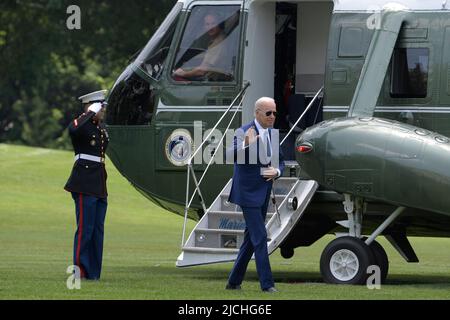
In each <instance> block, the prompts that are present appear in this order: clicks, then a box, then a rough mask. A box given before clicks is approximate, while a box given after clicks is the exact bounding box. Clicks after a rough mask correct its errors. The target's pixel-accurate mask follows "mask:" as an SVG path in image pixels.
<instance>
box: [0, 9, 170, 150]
mask: <svg viewBox="0 0 450 320" xmlns="http://www.w3.org/2000/svg"><path fill="white" fill-rule="evenodd" d="M175 2H176V1H174V0H170V1H169V0H160V1H148V0H134V1H129V2H126V1H119V0H109V1H108V0H101V1H95V2H94V1H87V0H79V1H68V0H40V1H39V0H34V1H31V0H29V1H26V0H15V1H12V0H11V1H2V3H0V61H2V62H3V63H2V64H0V75H1V77H0V88H1V91H0V142H13V143H23V144H30V145H36V146H46V147H63V148H64V147H67V146H68V145H70V144H69V143H68V142H67V134H65V128H66V126H67V125H68V123H69V122H70V121H71V120H72V119H73V118H74V117H75V116H76V115H77V114H78V113H79V111H80V104H79V102H78V101H77V99H76V98H77V97H78V96H80V95H83V94H86V93H88V92H91V91H95V90H100V89H109V88H110V87H111V86H112V84H113V83H114V80H115V79H116V77H117V76H118V75H119V74H120V73H121V71H122V70H123V69H124V68H125V67H126V64H127V61H128V59H129V57H130V56H132V55H133V54H134V53H135V52H136V51H138V50H139V49H140V48H142V47H143V46H144V45H145V44H146V42H147V41H148V40H149V38H150V37H151V35H152V33H153V32H154V31H155V30H156V28H157V27H158V25H159V24H160V23H161V21H162V20H163V19H164V17H165V16H166V14H167V13H168V11H169V10H170V9H171V7H172V6H173V5H174V3H175ZM72 4H75V5H77V6H79V7H80V9H81V30H69V29H68V28H67V26H66V20H67V18H68V17H69V15H68V14H67V12H66V9H67V7H68V6H70V5H72Z"/></svg>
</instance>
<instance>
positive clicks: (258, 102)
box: [255, 97, 275, 112]
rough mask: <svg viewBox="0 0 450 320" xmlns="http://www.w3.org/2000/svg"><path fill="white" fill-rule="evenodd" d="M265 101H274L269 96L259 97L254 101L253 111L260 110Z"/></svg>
mask: <svg viewBox="0 0 450 320" xmlns="http://www.w3.org/2000/svg"><path fill="white" fill-rule="evenodd" d="M267 103H275V100H274V99H272V98H269V97H261V98H259V99H258V100H256V102H255V112H256V110H260V109H261V107H262V106H263V105H265V104H267Z"/></svg>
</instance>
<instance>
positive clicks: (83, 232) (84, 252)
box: [72, 192, 108, 280]
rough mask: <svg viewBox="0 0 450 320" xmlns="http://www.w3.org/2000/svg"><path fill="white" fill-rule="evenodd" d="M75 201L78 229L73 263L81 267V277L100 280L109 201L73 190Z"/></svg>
mask: <svg viewBox="0 0 450 320" xmlns="http://www.w3.org/2000/svg"><path fill="white" fill-rule="evenodd" d="M72 198H73V200H74V201H75V210H76V217H77V231H76V232H75V241H74V246H73V264H74V265H76V266H78V267H80V271H81V277H83V278H86V279H93V280H98V279H100V274H101V271H102V257H103V236H104V225H105V217H106V209H107V207H108V202H107V200H106V198H97V197H93V196H88V195H85V194H81V193H75V192H72Z"/></svg>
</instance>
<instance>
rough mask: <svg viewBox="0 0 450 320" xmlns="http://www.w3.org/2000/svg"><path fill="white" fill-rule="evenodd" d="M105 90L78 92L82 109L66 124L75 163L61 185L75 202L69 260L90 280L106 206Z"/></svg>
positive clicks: (96, 275) (98, 263)
mask: <svg viewBox="0 0 450 320" xmlns="http://www.w3.org/2000/svg"><path fill="white" fill-rule="evenodd" d="M105 93H106V90H101V91H96V92H93V93H90V94H87V95H84V96H81V97H80V98H79V99H80V100H81V102H82V103H83V105H84V107H85V112H84V113H83V114H82V115H81V116H79V117H78V118H77V119H75V120H74V121H72V122H71V123H70V125H69V127H68V130H69V134H70V138H71V139H72V145H73V149H74V152H75V159H74V160H75V163H74V165H73V168H72V173H71V175H70V177H69V180H68V181H67V183H66V185H65V187H64V189H65V190H66V191H69V192H71V193H72V198H73V200H74V202H75V211H76V220H77V230H76V232H75V241H74V249H73V264H74V265H76V266H78V267H79V268H80V275H81V278H86V279H91V280H98V279H100V274H101V270H102V256H103V235H104V222H105V216H106V209H107V206H108V202H107V197H108V193H107V190H106V179H107V174H106V170H105V153H106V148H107V146H108V141H109V137H108V132H107V131H106V127H105V125H104V123H103V122H102V119H103V115H104V105H105V104H104V100H105Z"/></svg>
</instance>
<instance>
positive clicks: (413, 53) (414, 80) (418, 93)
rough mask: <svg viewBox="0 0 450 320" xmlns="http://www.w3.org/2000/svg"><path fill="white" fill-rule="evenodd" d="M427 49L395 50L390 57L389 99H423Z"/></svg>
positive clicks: (426, 74)
mask: <svg viewBox="0 0 450 320" xmlns="http://www.w3.org/2000/svg"><path fill="white" fill-rule="evenodd" d="M428 59H429V49H428V48H396V49H395V51H394V54H393V56H392V75H391V97H393V98H425V97H426V96H427V85H428Z"/></svg>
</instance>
